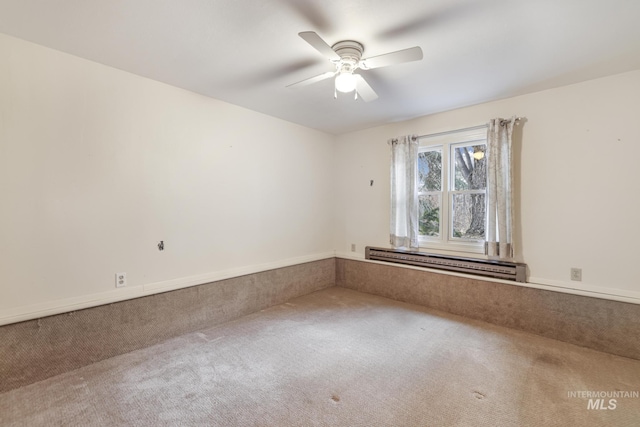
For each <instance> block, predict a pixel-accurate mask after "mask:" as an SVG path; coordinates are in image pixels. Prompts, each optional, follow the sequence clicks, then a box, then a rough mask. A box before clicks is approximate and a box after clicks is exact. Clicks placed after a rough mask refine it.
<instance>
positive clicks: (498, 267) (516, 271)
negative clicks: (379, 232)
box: [365, 246, 527, 283]
mask: <svg viewBox="0 0 640 427" xmlns="http://www.w3.org/2000/svg"><path fill="white" fill-rule="evenodd" d="M365 258H366V259H370V260H375V261H385V262H392V263H396V264H407V265H414V266H417V267H425V268H436V269H439V270H449V271H457V272H459V273H466V274H476V275H479V276H486V277H493V278H496V279H505V280H513V281H515V282H521V283H524V282H526V273H527V265H526V264H522V263H515V262H506V261H493V260H481V259H473V258H463V257H456V256H447V255H436V254H427V253H423V252H412V251H403V250H399V249H386V248H374V247H371V246H367V247H366V248H365Z"/></svg>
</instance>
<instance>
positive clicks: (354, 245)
mask: <svg viewBox="0 0 640 427" xmlns="http://www.w3.org/2000/svg"><path fill="white" fill-rule="evenodd" d="M355 251H356V244H355V243H352V244H351V252H355Z"/></svg>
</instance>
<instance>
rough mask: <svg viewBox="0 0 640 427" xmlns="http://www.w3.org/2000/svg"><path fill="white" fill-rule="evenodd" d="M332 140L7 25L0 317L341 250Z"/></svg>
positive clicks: (1, 61) (0, 64)
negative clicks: (22, 36) (336, 239)
mask: <svg viewBox="0 0 640 427" xmlns="http://www.w3.org/2000/svg"><path fill="white" fill-rule="evenodd" d="M334 143H335V137H334V136H332V135H328V134H324V133H321V132H318V131H314V130H311V129H307V128H304V127H301V126H298V125H294V124H292V123H289V122H285V121H282V120H279V119H275V118H271V117H268V116H265V115H262V114H259V113H255V112H252V111H249V110H246V109H242V108H239V107H236V106H233V105H230V104H226V103H223V102H220V101H216V100H213V99H210V98H207V97H203V96H200V95H196V94H194V93H191V92H188V91H184V90H181V89H177V88H174V87H171V86H167V85H164V84H162V83H158V82H155V81H152V80H148V79H145V78H142V77H139V76H135V75H132V74H128V73H125V72H122V71H119V70H116V69H113V68H109V67H106V66H103V65H100V64H97V63H93V62H90V61H86V60H83V59H80V58H77V57H74V56H70V55H67V54H64V53H61V52H58V51H54V50H51V49H47V48H44V47H41V46H38V45H34V44H31V43H28V42H25V41H21V40H18V39H14V38H11V37H8V36H4V35H0V195H2V202H1V203H2V205H1V206H2V208H1V209H0V271H1V272H2V274H1V276H0V277H1V282H0V323H8V322H12V321H17V320H22V319H25V318H30V317H34V316H37V315H45V314H52V313H54V312H60V311H65V310H68V309H71V308H80V307H84V306H90V305H95V304H97V303H100V302H106V301H112V300H118V299H124V298H128V297H134V296H139V295H142V294H145V293H149V292H157V291H159V290H167V289H172V288H177V287H181V286H186V285H190V284H194V283H200V282H206V281H208V280H212V279H216V278H221V277H227V276H232V275H234V274H240V273H246V272H252V271H259V270H261V269H265V268H272V267H278V266H281V265H289V264H293V263H296V262H300V261H304V260H313V259H321V258H323V257H329V256H333V241H332V237H331V233H330V232H328V231H329V230H332V229H333V227H334V218H333V214H334V211H333V198H334V194H333V191H334V184H333V179H334V173H333V153H334ZM160 240H164V242H165V248H166V249H165V250H164V251H163V252H160V251H158V249H157V247H156V245H157V243H158V242H159V241H160ZM116 272H126V273H127V274H128V281H129V287H127V288H124V289H115V279H114V274H115V273H116Z"/></svg>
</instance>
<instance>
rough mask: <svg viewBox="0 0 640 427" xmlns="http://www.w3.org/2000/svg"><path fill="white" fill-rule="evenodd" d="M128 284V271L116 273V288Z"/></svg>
mask: <svg viewBox="0 0 640 427" xmlns="http://www.w3.org/2000/svg"><path fill="white" fill-rule="evenodd" d="M124 286H127V273H116V288H122V287H124Z"/></svg>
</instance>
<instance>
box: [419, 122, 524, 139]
mask: <svg viewBox="0 0 640 427" xmlns="http://www.w3.org/2000/svg"><path fill="white" fill-rule="evenodd" d="M523 118H524V117H515V118H514V120H515V121H518V120H522V119H523ZM510 121H511V119H506V120H502V121H501V123H502V124H505V123H509V122H510ZM487 126H489V124H484V125H478V126H471V127H468V128H464V129H456V130H447V131H444V132H436V133H430V134H427V135H418V136H417V138H416V139H420V138H430V137H432V136H442V135H449V134H451V133H457V132H466V131H469V130H477V129H482V128H486V127H487Z"/></svg>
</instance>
